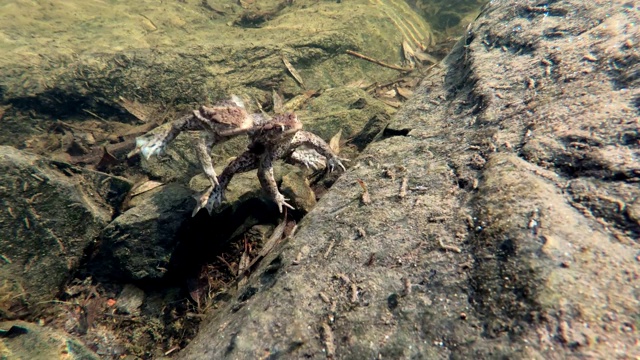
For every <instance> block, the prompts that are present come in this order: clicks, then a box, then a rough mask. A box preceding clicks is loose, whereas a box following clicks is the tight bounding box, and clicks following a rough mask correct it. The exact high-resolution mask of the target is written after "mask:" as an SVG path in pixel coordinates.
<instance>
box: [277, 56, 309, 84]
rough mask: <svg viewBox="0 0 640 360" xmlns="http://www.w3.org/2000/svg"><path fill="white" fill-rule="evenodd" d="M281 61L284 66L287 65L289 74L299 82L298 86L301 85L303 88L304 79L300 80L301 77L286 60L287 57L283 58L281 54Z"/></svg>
mask: <svg viewBox="0 0 640 360" xmlns="http://www.w3.org/2000/svg"><path fill="white" fill-rule="evenodd" d="M282 62H283V63H284V66H286V67H287V70H289V73H291V76H293V78H294V79H296V81H297V82H298V84H300V86H302V87H303V88H304V81H302V77H301V76H300V74H299V73H298V71H297V70H296V69H295V68H294V67H293V65H291V63H290V62H289V60H287V58H285V57H284V56H283V57H282Z"/></svg>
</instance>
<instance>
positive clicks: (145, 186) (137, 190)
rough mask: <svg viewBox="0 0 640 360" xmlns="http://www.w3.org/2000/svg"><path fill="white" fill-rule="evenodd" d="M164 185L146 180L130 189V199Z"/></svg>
mask: <svg viewBox="0 0 640 360" xmlns="http://www.w3.org/2000/svg"><path fill="white" fill-rule="evenodd" d="M162 185H164V184H163V183H161V182H159V181H154V180H147V181H145V182H143V183H139V184H137V185H134V186H133V188H132V189H131V192H130V193H129V194H130V196H131V197H134V196H136V195H140V194H142V193H145V192H147V191H150V190H153V189H155V188H157V187H159V186H162Z"/></svg>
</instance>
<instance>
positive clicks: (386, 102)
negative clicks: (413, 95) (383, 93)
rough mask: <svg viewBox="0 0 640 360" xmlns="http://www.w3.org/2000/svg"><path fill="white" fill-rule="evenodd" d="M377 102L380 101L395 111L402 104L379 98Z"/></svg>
mask: <svg viewBox="0 0 640 360" xmlns="http://www.w3.org/2000/svg"><path fill="white" fill-rule="evenodd" d="M378 100H380V101H382V102H383V103H385V104H386V105H389V106H391V107H392V108H396V109H397V108H399V107H400V106H402V102H400V101H398V100H391V99H385V98H380V99H378Z"/></svg>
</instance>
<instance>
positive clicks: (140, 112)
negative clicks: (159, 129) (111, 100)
mask: <svg viewBox="0 0 640 360" xmlns="http://www.w3.org/2000/svg"><path fill="white" fill-rule="evenodd" d="M120 106H122V107H123V108H124V109H125V110H127V112H128V113H129V114H131V115H133V116H134V117H135V118H136V119H138V120H140V121H142V122H147V120H149V114H150V113H151V110H150V109H148V108H147V107H146V106H144V105H142V104H140V103H139V102H137V101H131V100H127V99H125V98H123V97H120Z"/></svg>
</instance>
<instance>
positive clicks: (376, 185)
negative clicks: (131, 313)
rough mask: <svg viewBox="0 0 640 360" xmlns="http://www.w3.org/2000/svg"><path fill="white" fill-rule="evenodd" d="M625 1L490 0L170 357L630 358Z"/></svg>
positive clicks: (635, 270) (634, 266) (631, 160)
mask: <svg viewBox="0 0 640 360" xmlns="http://www.w3.org/2000/svg"><path fill="white" fill-rule="evenodd" d="M629 4H630V3H629V2H627V1H623V0H615V1H610V2H606V3H603V2H584V1H578V0H562V1H554V2H552V3H549V4H544V5H541V6H535V5H533V4H532V3H531V2H530V1H525V0H512V1H491V2H490V3H489V4H488V5H487V6H486V7H485V8H484V9H483V11H482V14H481V15H480V16H479V17H478V19H476V20H475V22H474V23H472V24H471V25H470V26H469V27H468V28H467V31H466V32H465V35H464V38H463V39H462V40H461V41H460V42H459V43H458V45H457V46H456V47H455V48H454V50H453V52H452V53H451V54H450V55H449V56H448V57H447V59H446V60H445V61H444V62H443V65H444V66H443V67H442V68H437V69H435V70H434V72H433V73H431V74H430V75H429V78H428V81H423V83H422V85H421V87H420V88H419V89H417V90H416V91H414V97H413V98H412V99H411V100H410V101H409V102H408V103H407V104H406V105H405V106H404V107H403V108H401V109H400V110H399V111H398V113H397V114H396V115H395V116H394V118H393V119H392V121H391V123H390V124H389V126H388V127H387V131H386V133H387V134H386V135H385V136H382V137H380V138H378V141H375V142H373V143H372V144H370V145H369V146H368V147H367V148H366V149H365V151H364V152H363V154H362V155H361V156H360V158H359V159H355V160H354V161H352V166H351V167H350V168H349V170H348V171H347V172H346V173H345V174H344V175H342V176H341V177H340V178H339V179H338V180H337V181H336V183H335V184H334V185H333V187H332V188H331V189H330V190H329V191H328V192H327V193H326V194H325V195H324V196H323V197H322V198H321V200H320V201H319V202H318V204H317V205H316V207H315V208H314V209H313V210H312V211H311V212H310V213H309V214H308V215H307V216H306V217H305V218H304V219H303V220H302V221H301V222H300V223H299V224H298V230H297V233H296V234H295V235H294V236H293V237H292V238H290V239H289V240H288V241H287V242H286V243H285V244H283V245H282V246H280V247H278V248H277V249H274V251H273V252H272V253H270V254H269V255H268V256H267V257H266V258H265V259H263V260H262V262H261V263H260V265H259V266H258V267H257V269H256V270H255V271H254V272H253V274H254V275H252V276H250V277H248V281H247V282H246V284H245V285H242V286H240V287H239V288H238V290H237V292H235V293H232V294H231V295H232V297H231V298H230V299H228V300H225V301H221V302H220V303H219V304H218V307H217V308H216V309H212V310H211V311H210V312H211V313H210V315H211V316H210V318H209V320H207V321H206V322H205V323H203V324H202V326H201V328H200V332H199V334H198V335H197V336H196V338H194V339H193V341H191V342H190V343H189V345H188V346H187V348H186V349H184V350H183V351H182V352H181V353H180V354H179V355H178V358H180V359H200V358H202V356H207V357H211V358H255V357H258V356H267V357H268V356H271V357H274V358H276V357H282V358H316V357H317V358H325V357H328V358H335V359H352V358H358V359H360V358H367V359H375V358H390V359H399V358H429V359H436V358H460V359H462V358H465V359H466V358H527V359H532V358H538V359H546V358H569V357H590V358H612V357H620V358H625V357H637V356H638V355H640V353H639V351H638V347H637V344H638V341H640V338H639V336H638V331H637V329H636V328H637V316H638V315H637V314H638V301H639V298H638V283H639V282H638V279H640V261H638V240H637V239H638V234H639V233H638V231H639V230H638V227H637V223H638V222H637V218H638V217H637V211H636V208H637V197H638V195H639V194H638V190H637V182H638V181H639V180H640V172H639V171H637V169H639V168H640V166H639V165H640V164H639V163H638V150H637V139H638V137H637V134H638V132H639V130H640V129H639V128H638V122H637V118H638V116H637V108H638V92H637V88H638V86H639V85H640V82H639V81H640V80H639V79H640V78H639V77H638V76H637V69H638V65H639V64H640V57H639V56H638V55H637V49H636V47H635V46H634V44H637V43H638V42H640V35H639V34H638V32H637V31H628V30H626V29H631V28H633V25H632V24H637V23H639V22H640V17H639V16H640V15H639V14H638V12H634V11H631V10H630V9H631V7H630V5H629ZM609 64H616V66H615V70H611V67H610V66H609ZM529 143H531V146H527V144H529ZM358 182H360V183H361V184H363V185H366V188H367V189H368V193H369V196H370V201H369V202H367V203H366V204H363V203H362V202H361V201H359V199H360V198H361V196H362V192H363V186H359V185H358ZM265 278H268V279H269V281H268V282H265V281H264V279H265ZM205 354H206V355H205Z"/></svg>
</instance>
